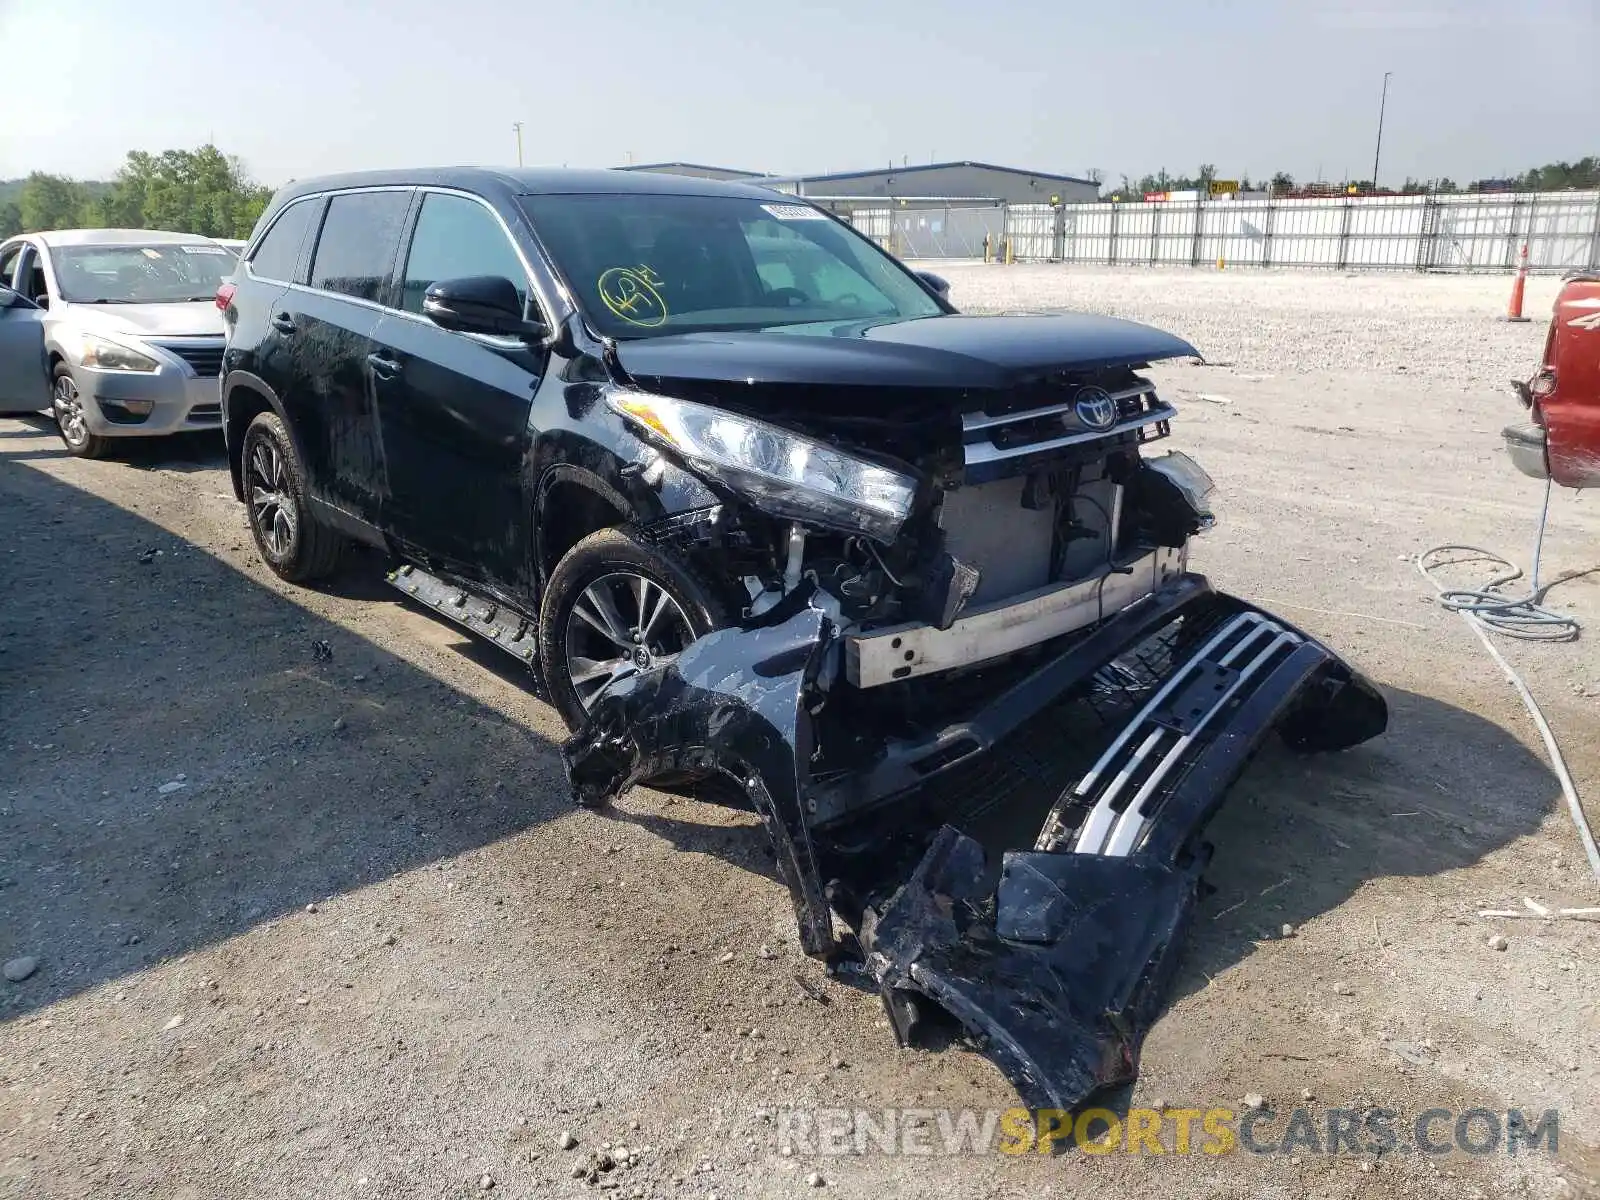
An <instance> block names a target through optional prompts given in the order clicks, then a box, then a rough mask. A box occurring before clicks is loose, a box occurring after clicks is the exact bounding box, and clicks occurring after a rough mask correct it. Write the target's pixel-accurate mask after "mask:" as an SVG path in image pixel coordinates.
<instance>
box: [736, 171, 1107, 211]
mask: <svg viewBox="0 0 1600 1200" xmlns="http://www.w3.org/2000/svg"><path fill="white" fill-rule="evenodd" d="M764 182H765V183H767V184H768V185H769V186H771V187H775V188H778V189H779V190H781V191H786V192H793V193H795V194H796V195H800V196H810V197H813V198H826V199H829V200H843V199H847V198H849V199H854V198H856V197H874V198H877V199H880V200H881V199H893V200H913V201H914V200H918V199H921V200H930V199H940V200H946V199H949V198H952V197H963V198H973V199H976V198H980V197H981V198H982V199H984V200H990V201H1003V202H1005V203H1007V204H1074V203H1080V202H1084V201H1094V200H1098V199H1099V198H1100V187H1099V185H1098V184H1096V183H1095V182H1093V181H1092V180H1089V179H1079V178H1078V177H1076V176H1074V175H1057V174H1053V173H1052V172H1049V171H1029V170H1026V169H1025V168H1022V167H1001V166H996V165H995V164H993V163H984V162H970V161H963V162H943V163H917V164H914V165H911V166H904V167H880V168H876V169H874V170H871V171H842V172H836V173H833V174H828V175H787V176H782V177H774V178H769V179H767V180H765V181H764Z"/></svg>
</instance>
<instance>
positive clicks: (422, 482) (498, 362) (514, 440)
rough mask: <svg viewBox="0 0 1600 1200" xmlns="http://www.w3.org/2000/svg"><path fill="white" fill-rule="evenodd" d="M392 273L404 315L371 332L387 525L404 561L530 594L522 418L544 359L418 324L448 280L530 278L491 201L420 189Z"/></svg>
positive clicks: (534, 352)
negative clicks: (433, 288) (431, 290)
mask: <svg viewBox="0 0 1600 1200" xmlns="http://www.w3.org/2000/svg"><path fill="white" fill-rule="evenodd" d="M404 263H405V265H404V267H403V268H402V270H401V271H400V272H399V282H400V294H399V305H400V308H401V312H400V313H398V314H390V315H387V316H385V317H384V318H383V320H382V322H381V323H380V324H379V325H378V328H377V330H376V331H375V332H374V334H373V341H374V343H375V353H374V355H373V357H372V369H373V371H374V373H375V375H376V376H377V379H376V386H377V398H378V422H379V427H380V428H381V430H382V433H383V455H384V460H385V464H386V467H387V471H388V475H387V478H388V488H389V495H388V498H387V500H386V501H385V505H384V528H385V530H386V532H388V533H390V534H391V536H393V537H394V538H396V540H398V541H399V542H400V543H401V544H402V545H404V546H405V547H406V548H407V549H408V551H409V552H411V553H413V554H415V555H416V556H417V557H419V558H424V559H426V560H429V561H434V562H438V563H439V564H440V565H444V566H448V567H449V568H451V569H452V570H455V571H459V572H461V573H463V574H465V575H468V576H470V577H474V578H481V579H484V580H487V581H489V582H491V583H495V584H497V585H499V586H500V587H502V588H504V589H506V590H508V591H513V592H515V591H521V590H525V585H526V584H527V578H526V574H527V572H526V566H527V563H528V561H529V555H528V550H527V547H528V537H529V534H530V528H529V525H530V522H529V516H530V510H529V506H528V501H527V498H526V496H525V495H524V492H523V487H522V471H523V456H524V453H525V452H526V449H527V446H528V442H529V432H528V412H529V409H530V408H531V407H532V404H533V395H534V391H535V390H536V389H537V388H538V386H539V381H540V379H541V378H542V376H543V373H544V369H545V366H546V363H547V361H548V354H547V353H546V351H544V350H543V349H542V348H540V347H537V346H530V345H528V344H527V343H526V342H524V341H522V340H520V339H518V338H502V337H489V336H485V335H480V334H467V333H452V332H450V331H448V330H445V329H441V328H439V327H438V326H437V325H435V324H433V323H432V322H431V321H429V320H428V319H427V318H425V317H424V316H422V299H423V294H424V293H425V292H426V291H427V290H428V287H429V286H430V285H432V284H434V283H436V282H438V281H440V280H443V279H460V278H464V277H466V276H474V275H496V276H502V277H504V278H507V279H510V280H511V281H512V282H513V283H514V284H515V285H516V287H517V290H518V292H519V293H520V294H521V296H522V298H523V302H524V305H525V306H526V304H527V299H528V294H529V287H528V274H527V269H526V268H525V267H524V265H523V262H522V259H521V257H520V256H519V255H518V253H517V251H516V248H515V246H514V245H513V244H512V241H511V238H510V235H509V234H508V233H507V232H506V229H505V226H504V225H502V224H501V222H500V219H499V217H498V216H496V214H495V212H494V210H493V209H492V208H491V207H490V206H489V205H488V204H486V203H484V202H482V201H479V200H476V199H473V198H471V197H468V196H462V195H458V194H455V193H450V192H424V193H423V196H422V204H421V207H420V209H419V210H418V212H417V218H416V222H415V226H414V229H413V232H412V235H411V239H410V243H409V245H408V247H407V250H406V254H405V258H404Z"/></svg>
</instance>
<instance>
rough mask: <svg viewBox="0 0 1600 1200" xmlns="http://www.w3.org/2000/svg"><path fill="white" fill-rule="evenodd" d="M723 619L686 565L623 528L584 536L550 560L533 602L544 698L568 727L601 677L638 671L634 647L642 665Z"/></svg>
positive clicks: (724, 609) (582, 714)
mask: <svg viewBox="0 0 1600 1200" xmlns="http://www.w3.org/2000/svg"><path fill="white" fill-rule="evenodd" d="M580 604H581V605H582V611H581V612H580V611H579V607H580ZM641 608H642V610H643V615H642V617H641V616H640V612H639V610H640V609H641ZM730 623H731V615H730V610H729V607H728V606H727V604H725V603H724V601H723V600H722V599H721V597H720V596H719V595H718V593H717V590H716V589H715V588H714V587H713V586H712V585H711V584H710V583H708V582H707V581H706V580H705V579H704V578H702V577H701V575H700V574H699V573H698V572H697V571H696V570H695V569H694V568H693V567H692V566H691V565H690V564H688V563H686V562H683V561H682V560H681V559H678V558H675V557H672V556H670V555H667V554H664V553H663V552H661V551H660V550H658V549H656V548H655V547H653V546H649V545H646V544H645V543H644V542H643V541H641V540H640V539H639V538H638V537H637V535H636V534H635V533H634V532H633V531H632V530H631V529H629V528H620V529H602V530H600V531H599V532H598V533H591V534H590V535H589V536H588V537H586V538H584V539H583V540H582V541H581V542H579V543H578V544H577V545H576V546H574V547H573V548H572V549H571V550H569V551H567V553H566V554H565V556H563V557H562V559H561V561H560V562H559V563H557V564H556V569H555V570H554V571H552V572H551V573H550V581H549V584H548V585H547V586H546V588H545V593H544V602H543V603H542V604H541V605H540V611H539V665H540V668H541V670H542V672H543V674H544V681H545V686H546V687H547V688H548V689H549V692H550V702H551V703H552V704H554V705H555V707H556V711H557V712H559V713H560V714H561V719H562V720H563V721H565V722H566V724H567V728H568V729H570V730H573V731H576V730H578V729H579V728H581V727H582V725H583V723H584V721H585V719H586V718H587V716H588V704H589V703H590V702H592V701H593V699H594V698H595V697H596V696H597V695H598V694H599V692H600V691H601V690H603V688H604V686H605V684H606V683H607V682H608V680H609V678H610V677H612V676H614V675H616V674H623V673H627V672H628V671H629V670H632V669H638V668H634V667H630V666H628V665H627V661H626V660H627V657H628V655H629V654H630V653H633V654H638V653H639V652H640V651H642V652H643V653H642V656H641V657H640V658H639V660H638V661H639V663H640V664H642V665H643V669H649V668H650V667H652V666H658V665H660V664H661V662H662V661H664V660H668V659H670V658H671V657H672V656H675V655H676V654H677V652H678V651H680V650H682V649H683V648H684V646H686V645H688V643H689V642H691V641H693V640H694V639H695V638H699V637H703V636H705V635H706V634H708V633H710V632H711V631H712V630H713V629H720V628H723V627H724V626H726V625H728V624H730ZM602 626H614V628H613V630H612V632H613V633H615V634H616V635H617V636H615V637H612V636H610V635H609V634H608V633H607V632H606V630H605V629H603V628H602ZM635 635H640V640H638V641H635V640H634V638H635ZM575 663H576V666H575ZM574 676H576V677H577V678H576V681H575V679H574Z"/></svg>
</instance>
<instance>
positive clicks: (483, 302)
mask: <svg viewBox="0 0 1600 1200" xmlns="http://www.w3.org/2000/svg"><path fill="white" fill-rule="evenodd" d="M522 311H523V309H522V299H521V297H519V296H518V295H517V287H516V284H514V283H512V282H511V280H509V279H506V278H505V277H503V276H500V275H468V276H466V277H464V278H462V279H441V280H440V281H439V282H438V283H436V284H434V285H433V286H432V287H430V288H429V289H428V290H427V291H426V292H425V293H423V297H422V315H423V316H425V317H427V318H428V319H429V320H430V321H432V322H433V323H434V324H435V325H437V326H439V328H440V329H449V330H452V331H454V332H456V333H491V334H499V335H501V336H507V335H509V336H512V337H522V338H530V339H531V338H542V337H544V336H545V335H547V334H548V333H549V332H550V327H549V326H548V325H546V324H545V323H544V322H543V321H530V320H528V319H527V318H526V317H524V316H523V315H522Z"/></svg>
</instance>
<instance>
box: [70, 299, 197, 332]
mask: <svg viewBox="0 0 1600 1200" xmlns="http://www.w3.org/2000/svg"><path fill="white" fill-rule="evenodd" d="M67 313H68V314H70V318H69V319H70V320H71V321H72V323H73V324H74V325H76V326H78V327H79V328H80V329H84V330H87V331H89V332H91V333H107V334H112V335H113V336H114V335H116V334H123V335H127V334H134V335H136V336H139V337H207V336H216V337H222V336H223V334H224V333H226V332H227V331H226V329H225V328H224V327H223V324H222V313H221V312H220V311H219V310H218V308H217V306H216V304H214V303H213V302H212V301H210V300H194V301H189V302H186V303H182V304H72V305H68V306H67Z"/></svg>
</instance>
